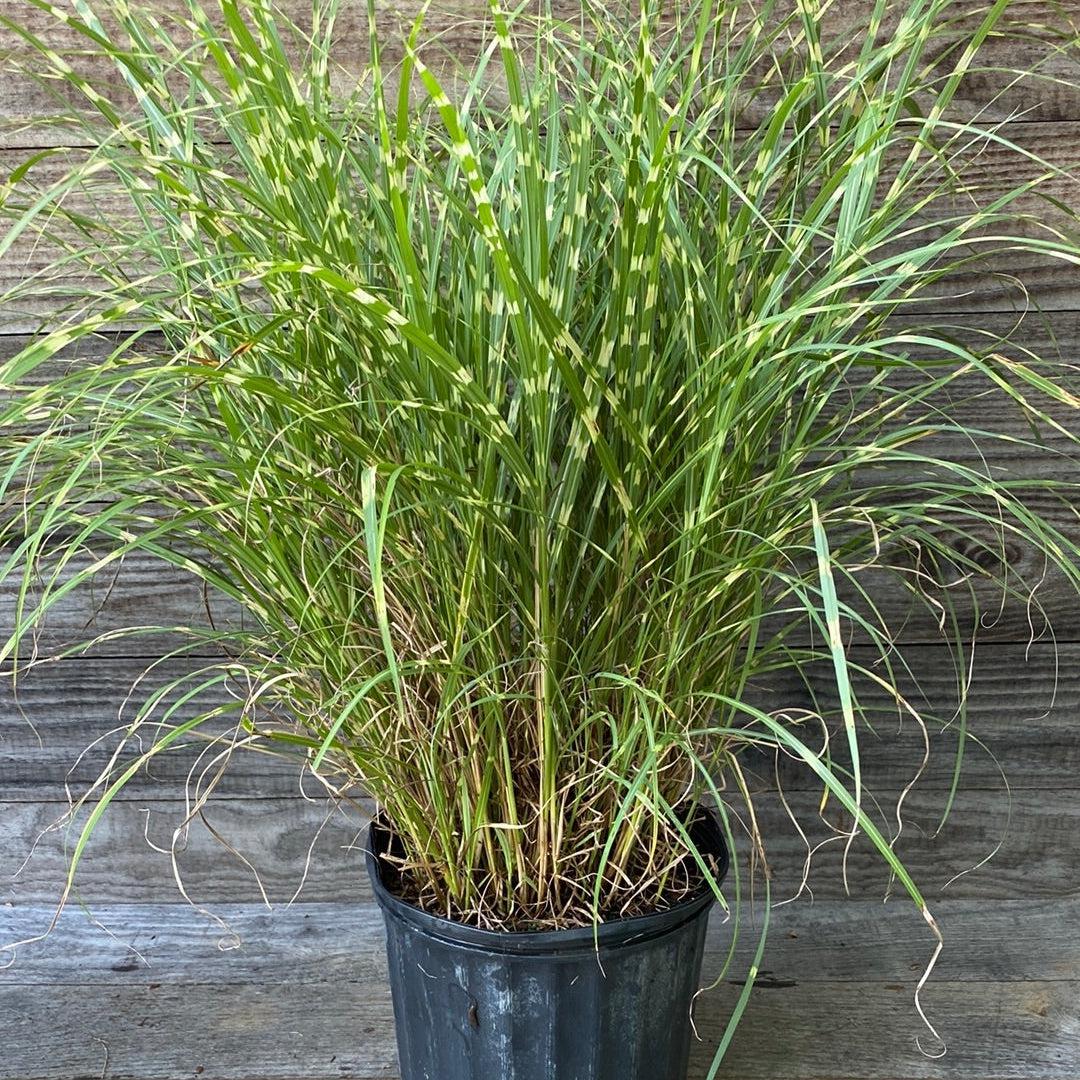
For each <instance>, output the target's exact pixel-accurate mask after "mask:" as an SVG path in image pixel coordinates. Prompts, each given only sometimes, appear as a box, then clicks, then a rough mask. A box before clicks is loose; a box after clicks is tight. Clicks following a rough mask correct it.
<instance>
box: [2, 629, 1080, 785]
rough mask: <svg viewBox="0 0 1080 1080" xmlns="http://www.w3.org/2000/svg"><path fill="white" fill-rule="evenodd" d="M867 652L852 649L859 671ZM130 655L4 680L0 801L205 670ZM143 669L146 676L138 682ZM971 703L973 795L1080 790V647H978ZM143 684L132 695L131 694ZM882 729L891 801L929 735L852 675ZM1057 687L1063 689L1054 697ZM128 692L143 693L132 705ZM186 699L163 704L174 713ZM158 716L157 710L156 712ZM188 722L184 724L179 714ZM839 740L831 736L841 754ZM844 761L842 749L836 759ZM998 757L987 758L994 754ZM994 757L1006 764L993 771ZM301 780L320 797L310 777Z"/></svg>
mask: <svg viewBox="0 0 1080 1080" xmlns="http://www.w3.org/2000/svg"><path fill="white" fill-rule="evenodd" d="M863 652H864V651H863V650H859V649H854V650H852V652H851V654H850V656H851V660H852V661H853V662H858V661H860V660H861V659H862V655H863ZM907 655H908V658H909V661H910V662H911V664H912V673H911V676H910V677H909V678H907V679H904V680H902V682H901V689H902V692H903V693H904V695H905V698H906V700H907V701H909V702H910V703H911V704H912V705H913V706H914V707H915V708H917V709H918V710H920V712H922V713H923V714H925V715H927V716H931V715H936V716H937V717H939V718H940V720H941V723H938V724H937V725H935V726H931V727H930V729H929V740H930V750H931V757H930V763H929V766H928V767H927V769H926V771H925V772H924V773H923V775H922V776H921V778H920V780H919V787H920V788H922V789H924V790H926V791H938V792H940V791H946V790H948V788H949V787H950V785H951V782H952V773H953V765H954V760H955V754H956V750H957V745H958V740H959V735H958V730H959V724H958V722H950V721H952V718H953V715H954V710H955V706H956V699H957V694H956V683H955V680H954V677H953V674H952V672H951V671H950V670H949V668H948V666H947V665H946V664H944V663H943V662H942V657H941V654H940V650H939V649H938V648H936V647H934V646H919V647H911V648H909V650H908V653H907ZM149 663H150V662H149V661H140V660H131V659H124V658H119V657H117V658H108V659H101V660H66V661H61V662H58V663H56V664H49V665H44V666H42V667H40V668H37V669H35V670H34V671H32V672H31V673H30V674H28V675H27V676H25V677H23V678H21V679H20V680H19V682H18V683H17V684H16V685H15V686H14V687H13V686H12V684H11V682H10V681H5V682H3V683H0V792H2V793H3V796H4V798H6V799H8V800H9V801H12V802H15V801H19V802H42V801H56V800H60V799H63V798H64V784H65V782H68V783H69V785H70V787H71V790H72V791H73V792H74V793H75V794H76V795H77V794H79V793H80V792H81V791H82V790H83V789H84V787H85V785H88V784H90V783H92V782H93V781H94V780H96V779H97V777H98V775H99V774H100V772H101V770H102V769H103V768H104V767H105V766H106V765H107V764H108V762H109V760H110V758H111V756H112V754H113V752H114V749H115V748H116V747H117V746H118V745H119V744H120V741H121V739H122V737H123V731H122V728H123V727H124V725H126V724H127V723H128V722H130V718H131V715H132V708H133V704H132V702H133V701H136V700H138V699H139V696H140V695H144V694H145V695H150V694H154V693H157V692H158V691H159V690H160V689H161V688H163V687H165V686H166V685H167V684H169V683H172V682H175V681H176V680H178V679H180V678H181V677H184V676H187V675H189V673H193V672H197V671H199V670H200V669H201V667H202V666H203V665H204V664H205V661H196V660H174V661H169V662H165V663H158V664H156V665H155V666H154V667H153V668H152V669H150V670H149V671H147V670H146V669H147V666H148V664H149ZM144 672H145V674H144ZM972 674H973V679H972V685H971V689H970V693H969V697H968V708H967V724H968V730H969V732H970V733H971V734H972V735H974V736H976V737H977V738H978V739H979V740H980V741H981V743H982V744H983V745H984V746H985V749H982V748H980V747H979V746H977V745H976V744H974V743H969V744H968V746H967V752H966V754H965V757H964V763H963V770H962V775H961V784H962V786H963V788H964V789H965V790H974V789H981V790H988V791H991V792H993V791H999V790H1000V789H1001V787H1002V780H1001V768H1002V767H1003V768H1004V770H1005V772H1006V775H1007V776H1008V779H1009V783H1010V785H1011V786H1012V787H1013V788H1015V789H1026V790H1043V791H1056V792H1061V793H1063V794H1064V793H1075V792H1077V790H1078V789H1080V727H1078V726H1077V724H1076V723H1075V717H1076V715H1077V713H1078V712H1080V645H1074V644H1070V645H1063V646H1060V647H1059V648H1055V647H1054V646H1051V645H1038V646H1035V647H1033V648H1032V649H1030V650H1029V649H1027V648H1026V647H1025V646H1022V645H1006V646H994V647H993V648H990V649H987V650H986V651H985V652H983V651H981V650H980V651H977V654H976V658H975V663H974V667H973V670H972ZM136 681H138V686H135V683H136ZM855 685H856V689H857V690H858V692H859V694H860V698H861V700H862V701H863V703H864V705H865V707H866V709H867V711H868V714H869V715H870V716H871V717H872V718H873V721H874V726H875V730H874V732H873V733H871V732H869V731H867V732H864V733H863V735H862V740H861V756H862V770H863V779H864V782H865V783H866V785H867V787H868V788H869V789H870V790H872V791H881V792H882V793H883V794H884V793H890V792H892V791H894V790H896V788H897V786H898V785H902V784H903V783H904V782H905V781H906V779H907V778H908V777H911V776H913V775H914V774H915V773H916V771H917V770H918V768H919V765H920V763H921V760H922V755H923V748H924V745H923V737H922V732H921V731H920V729H919V727H918V725H917V724H916V723H915V722H914V721H913V720H912V719H911V718H910V717H908V718H907V719H906V720H903V722H901V721H902V719H903V718H902V717H901V715H900V714H899V713H898V712H897V709H896V707H895V704H894V703H893V702H892V701H891V700H890V699H889V698H887V697H886V696H885V695H884V694H883V693H882V692H881V690H880V688H879V687H877V685H876V684H875V683H873V682H871V681H870V680H867V679H865V678H864V679H861V680H856V683H855ZM1055 686H1056V693H1055ZM133 688H134V690H135V696H134V697H131V695H132V692H133ZM182 692H183V691H182V690H181V689H177V690H176V691H174V692H172V693H171V694H169V695H167V696H165V697H164V698H163V699H162V702H161V705H162V708H167V707H168V706H169V705H170V704H171V703H172V702H173V701H175V700H176V698H177V697H178V696H179V694H181V693H182ZM228 698H229V692H228V691H226V690H224V689H214V690H208V691H205V692H204V693H203V694H201V695H200V696H199V697H198V698H196V699H195V700H194V701H193V702H192V707H193V708H210V707H211V706H212V705H214V704H217V703H219V702H223V701H226V700H228ZM753 700H754V701H755V702H756V703H757V704H758V705H759V706H760V707H762V708H765V709H767V710H769V711H778V710H789V711H794V710H798V709H809V708H813V707H814V706H815V704H816V705H817V706H818V707H819V708H828V709H835V707H836V700H835V690H834V677H833V673H832V669H831V666H830V665H829V664H827V663H822V664H818V665H814V666H813V667H812V668H810V669H807V670H806V671H805V672H803V674H802V675H799V674H796V673H794V672H792V673H789V674H788V675H786V676H784V677H782V678H779V677H778V678H774V679H773V680H772V681H771V682H770V683H769V684H768V685H767V686H765V685H763V686H761V687H759V688H757V690H756V693H755V694H754V697H753ZM157 715H160V710H159V711H158V714H157ZM184 715H185V716H186V715H190V714H189V713H187V712H185V713H184ZM228 730H229V729H228V726H227V725H226V724H224V723H212V725H211V727H210V728H209V729H208V735H210V734H211V732H212V733H213V735H218V734H220V735H221V736H223V737H224V736H225V735H226V734H227V733H228ZM842 744H843V738H842V736H840V735H839V733H837V734H836V736H835V742H834V746H836V747H840V746H842ZM226 745H227V743H225V742H221V743H219V744H214V745H210V741H209V739H208V740H198V739H196V740H192V741H191V742H190V744H187V745H185V747H184V748H183V749H178V750H174V751H170V752H169V753H167V754H164V755H162V756H160V757H158V758H156V759H155V760H154V762H153V763H152V765H151V766H150V767H149V768H148V769H147V770H144V771H140V772H139V773H138V774H137V775H136V776H135V777H134V778H133V779H132V780H131V781H130V782H129V784H128V785H127V787H125V788H124V790H123V791H122V792H121V794H120V795H119V796H118V798H120V799H122V800H135V801H138V800H143V799H150V800H155V799H161V798H169V797H176V796H178V795H179V794H181V793H182V791H183V790H184V787H185V785H186V784H187V783H188V781H189V777H191V776H192V775H193V774H192V770H193V768H195V769H196V775H197V773H198V769H197V766H198V763H199V762H200V760H201V761H202V762H203V763H204V764H206V765H209V764H210V763H211V760H212V759H213V757H214V756H215V755H216V754H217V753H218V752H219V751H221V750H222V749H224V747H225V746H226ZM138 752H139V747H138V745H137V743H134V742H132V743H129V744H128V750H127V752H126V753H125V754H124V756H122V757H121V758H120V761H121V762H127V761H131V760H134V757H135V756H136V755H137V754H138ZM837 753H838V756H839V757H840V758H841V760H843V754H842V752H840V751H839V750H837ZM991 755H993V756H991ZM746 760H747V761H748V765H749V767H750V768H751V769H752V770H753V772H754V773H755V774H756V775H757V776H759V777H760V782H759V784H758V785H757V786H758V787H760V788H765V787H767V786H771V785H772V784H773V783H774V782H775V778H774V769H773V763H772V759H771V758H765V757H760V758H758V759H756V760H755V759H746ZM998 762H1000V763H1001V765H1000V766H999V764H998ZM301 772H302V763H301V762H300V761H299V760H296V759H291V760H283V759H282V758H279V757H271V756H269V755H267V754H264V753H253V752H251V751H242V750H240V751H237V752H235V753H234V754H233V755H232V758H231V760H230V761H229V766H228V769H227V771H226V772H225V774H224V776H223V778H222V780H221V782H220V784H218V786H217V787H216V788H215V792H214V797H215V799H245V798H270V797H275V798H276V797H281V798H287V797H290V796H294V795H297V794H298V792H299V790H300V783H301ZM780 776H781V779H782V783H783V786H784V789H785V790H790V791H797V790H809V789H813V790H817V789H818V787H819V784H818V783H817V781H816V780H814V778H813V777H811V776H809V775H808V774H807V773H806V771H805V770H803V769H800V768H799V767H797V766H796V765H795V764H794V763H791V762H788V761H786V760H785V761H784V762H783V765H782V768H781V770H780ZM306 783H307V784H308V785H309V789H311V790H314V789H315V784H314V781H313V780H311V779H310V778H308V779H307V781H306Z"/></svg>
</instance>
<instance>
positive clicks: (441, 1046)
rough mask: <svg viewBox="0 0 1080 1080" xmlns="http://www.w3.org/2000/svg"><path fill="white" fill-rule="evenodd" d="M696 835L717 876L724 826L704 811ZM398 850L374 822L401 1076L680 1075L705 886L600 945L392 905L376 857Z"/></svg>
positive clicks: (600, 1078) (629, 1079)
mask: <svg viewBox="0 0 1080 1080" xmlns="http://www.w3.org/2000/svg"><path fill="white" fill-rule="evenodd" d="M692 833H693V835H694V836H695V840H696V841H697V842H698V843H699V844H701V845H703V847H704V849H705V850H707V851H710V852H712V853H713V854H714V855H715V857H716V859H717V863H718V867H719V873H720V876H722V875H723V874H724V873H725V872H726V870H727V864H728V855H727V848H726V846H725V844H724V839H723V835H722V833H721V831H720V828H719V826H718V825H717V823H716V820H715V819H714V818H713V817H712V815H711V814H709V813H706V812H702V813H701V814H700V815H699V817H698V819H697V820H696V821H695V823H694V825H693V826H692ZM391 843H392V839H391V836H390V834H389V833H388V831H387V830H386V829H385V828H384V827H382V826H381V825H380V824H379V823H377V822H376V823H375V824H373V825H372V827H371V829H370V831H369V834H368V842H367V867H368V873H369V874H370V875H371V881H372V885H373V887H374V890H375V896H376V899H377V900H378V902H379V904H380V906H381V907H382V910H383V915H384V917H385V920H386V939H387V954H388V959H389V966H390V988H391V991H392V994H393V999H394V1019H395V1023H396V1027H397V1042H398V1058H399V1061H400V1066H401V1077H402V1080H685V1077H686V1066H687V1058H688V1056H689V1053H690V1008H691V1004H692V1000H693V996H694V993H695V992H696V991H697V989H698V984H699V980H700V975H701V957H702V951H703V948H704V944H705V929H706V926H707V924H708V920H709V910H710V908H711V906H712V899H713V897H712V893H711V892H710V891H708V890H705V891H703V892H702V893H700V894H699V895H697V896H695V897H693V898H691V899H689V900H686V901H684V902H683V903H681V904H679V905H677V906H676V907H673V908H671V909H669V910H667V911H662V912H658V913H656V914H652V915H643V916H639V917H636V918H632V919H622V920H618V921H614V922H608V923H602V924H601V925H600V927H599V928H598V931H597V934H596V937H595V938H594V931H593V928H592V927H584V928H581V929H574V930H554V931H538V932H534V933H528V932H526V933H499V932H494V931H490V930H480V929H477V928H475V927H471V926H465V925H463V924H462V923H456V922H452V921H451V920H449V919H443V918H439V917H438V916H435V915H430V914H428V913H427V912H425V911H421V910H420V909H419V908H417V907H415V906H413V905H412V904H409V903H406V902H405V901H403V900H401V899H400V898H398V897H397V896H395V895H394V893H393V891H392V886H393V884H394V883H393V880H392V879H393V876H394V871H393V869H392V867H391V866H390V865H389V864H388V863H386V862H384V861H382V860H381V859H380V858H379V855H380V854H381V853H382V852H384V851H386V850H388V847H389V845H390V844H391ZM388 885H389V886H391V887H388ZM597 941H598V944H599V948H598V949H597Z"/></svg>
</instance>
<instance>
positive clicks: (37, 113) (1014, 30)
mask: <svg viewBox="0 0 1080 1080" xmlns="http://www.w3.org/2000/svg"><path fill="white" fill-rule="evenodd" d="M61 6H63V5H61ZM420 6H421V5H420V4H419V2H418V0H380V2H379V3H378V4H377V5H376V12H377V26H378V31H379V35H380V39H381V41H382V43H383V49H384V62H385V63H386V64H388V65H390V66H392V65H394V64H395V63H396V62H397V60H398V59H400V56H401V51H402V50H401V42H402V40H403V38H404V35H405V34H406V33H407V32H408V28H409V27H410V26H411V24H412V21H413V19H414V18H415V16H416V13H417V11H418V10H419V9H420ZM157 7H158V8H159V9H164V10H166V11H168V10H172V11H176V10H177V9H178V8H182V5H180V4H177V3H175V0H173V2H170V3H164V4H160V3H159V4H158V5H157ZM553 7H554V9H555V11H556V12H557V13H558V14H560V15H562V16H563V17H566V18H568V19H570V20H574V19H576V18H578V17H579V15H580V11H581V6H580V4H578V3H577V2H575V0H558V2H557V3H555V4H554V5H553ZM791 7H792V4H791V3H790V0H786V2H783V3H779V4H777V5H776V6H775V8H774V10H775V11H776V12H778V13H780V14H783V13H786V12H790V10H791ZM969 7H970V10H967V9H963V10H961V11H960V12H955V11H952V10H950V11H949V16H950V19H951V20H952V21H953V25H954V26H955V27H956V29H957V31H967V32H969V33H970V31H971V30H973V29H974V28H975V27H976V26H977V24H978V22H977V21H978V19H979V17H980V10H979V8H978V7H977V6H974V5H971V6H969ZM279 8H280V10H281V11H282V13H283V14H284V16H285V17H286V18H287V19H291V20H294V21H295V22H297V23H298V24H299V25H300V26H301V27H303V26H304V25H305V23H306V24H307V25H308V26H310V21H311V19H310V13H311V5H310V3H306V2H304V0H285V2H284V3H282V4H280V5H279ZM746 9H747V18H749V13H750V11H751V10H752V9H753V5H751V4H749V3H747V4H746ZM670 10H674V7H672V8H671V9H670ZM826 10H827V14H826V15H825V17H824V19H823V20H822V38H823V40H824V41H825V42H826V47H828V43H830V42H838V43H842V44H846V43H849V42H851V41H852V40H854V41H856V42H858V41H861V40H862V38H863V36H864V34H865V27H866V20H867V10H868V9H867V5H866V3H865V2H864V0H839V2H836V3H833V4H831V5H828V6H827V9H826ZM0 13H2V14H4V15H6V16H8V17H9V18H12V19H14V20H16V21H18V23H19V24H20V25H21V26H23V27H24V28H25V29H27V30H28V31H29V32H31V33H33V34H35V35H38V36H39V37H41V38H43V39H45V40H47V42H48V44H49V46H50V47H51V48H52V49H54V50H55V51H56V52H57V53H58V54H59V55H60V56H62V57H63V58H64V59H66V60H67V61H68V62H70V63H72V64H73V65H75V66H77V68H78V70H79V71H80V72H81V73H83V74H84V75H85V76H86V77H87V78H88V79H89V80H90V81H92V82H94V83H96V84H101V83H103V82H104V83H106V84H111V85H115V84H116V83H117V82H118V78H119V77H118V75H117V74H116V73H115V72H114V71H113V70H111V68H110V67H109V66H108V65H103V64H102V63H101V62H100V61H98V60H96V59H95V60H91V61H87V59H86V57H85V55H84V54H85V52H86V46H85V39H83V38H82V37H81V36H80V35H79V34H78V33H77V32H76V31H75V30H74V29H73V28H72V27H70V26H68V25H65V24H64V23H62V22H60V21H59V20H57V19H56V18H55V17H53V16H51V15H50V14H48V13H47V12H42V11H39V10H38V9H36V8H33V7H31V6H30V5H27V4H24V3H21V2H20V0H2V2H0ZM999 29H1000V30H1002V31H1005V32H1002V33H1000V34H997V35H994V36H992V37H991V38H990V39H989V41H988V42H986V44H985V45H984V47H983V50H982V52H981V55H980V61H979V64H978V67H979V68H980V69H981V70H978V71H976V72H974V73H972V74H970V75H969V76H968V78H967V80H966V81H965V83H964V85H963V87H962V91H961V93H960V95H959V97H958V100H957V101H956V102H955V104H954V108H953V110H952V115H955V116H960V117H969V116H971V115H973V114H975V113H981V114H982V115H983V116H984V118H987V119H993V120H998V119H1004V118H1009V117H1016V116H1022V117H1024V118H1026V119H1027V120H1050V121H1056V120H1072V119H1078V118H1080V89H1078V87H1077V64H1076V58H1075V54H1074V52H1073V50H1072V48H1071V39H1072V38H1074V37H1075V33H1076V31H1075V26H1073V25H1072V24H1071V22H1070V18H1069V9H1068V6H1067V5H1061V4H1058V3H1055V2H1054V0H1025V2H1024V3H1020V4H1015V5H1014V6H1013V8H1012V10H1011V11H1008V12H1007V13H1006V17H1005V19H1004V20H1003V22H1002V24H1001V26H1000V27H999ZM490 32H491V28H490V15H489V5H488V3H487V2H486V0H441V2H439V3H436V4H432V5H431V6H430V8H429V9H428V13H427V17H426V23H425V36H426V39H427V41H428V42H429V45H428V47H427V56H428V59H429V62H431V63H433V64H436V65H437V64H438V62H439V60H440V59H441V60H442V64H441V65H440V66H441V67H443V69H444V70H446V72H447V74H448V75H449V74H451V73H452V68H453V64H454V62H459V63H460V62H465V63H467V62H468V61H469V60H470V59H472V58H473V57H475V56H476V55H477V53H478V51H479V50H480V48H481V47H482V43H483V42H484V41H485V40H489V39H490ZM883 34H884V35H887V34H888V24H886V26H885V27H884V30H883ZM335 48H336V53H335V55H336V58H337V61H338V64H339V65H340V69H339V70H338V71H337V72H336V75H335V78H336V81H337V83H338V85H339V86H341V87H342V88H343V89H349V88H351V87H352V86H355V84H356V81H357V79H358V78H359V77H361V75H362V72H363V69H364V65H365V62H366V58H367V56H368V28H367V6H366V4H365V3H363V2H362V0H346V2H345V3H344V4H343V5H342V8H341V13H340V15H339V18H338V23H337V34H336V45H335ZM28 52H29V50H28V48H27V46H26V44H25V43H24V42H23V41H22V40H21V39H20V38H19V37H18V36H17V35H16V34H15V33H13V32H12V31H11V30H10V29H8V28H6V27H2V28H0V56H3V55H5V54H6V55H8V56H9V57H10V60H11V62H12V63H13V65H17V64H18V63H19V62H20V61H21V62H23V63H25V58H26V56H27V55H28ZM933 59H935V60H936V62H937V63H938V64H939V66H940V68H941V71H942V74H943V76H944V75H947V74H948V72H949V70H951V65H952V64H955V62H956V59H957V54H956V52H955V51H954V50H945V49H940V50H939V52H938V54H937V55H936V57H934V58H933ZM1033 69H1037V70H1038V72H1039V78H1038V79H1037V80H1036V79H1019V78H1018V76H1019V75H1020V74H1021V73H1023V72H1027V71H1030V70H1033ZM56 93H57V91H56V87H55V86H54V85H52V84H50V83H47V82H46V83H41V82H38V81H36V80H34V79H32V78H28V77H27V76H26V75H24V74H18V75H12V76H11V77H10V79H9V82H8V85H7V92H6V93H5V95H4V97H3V99H2V101H0V131H2V132H3V135H4V140H5V142H6V144H7V145H10V146H27V145H33V146H38V145H53V144H55V143H62V144H65V143H66V144H69V145H70V144H71V141H72V138H73V136H74V137H76V138H77V131H72V130H70V129H65V128H63V127H59V128H53V129H48V128H44V129H43V128H40V127H29V128H28V126H27V125H28V123H29V122H32V121H34V120H36V119H38V118H40V117H42V116H43V115H44V116H48V115H54V114H55V113H56V112H57V102H56V100H55V98H56ZM61 100H63V99H61ZM76 102H77V99H75V100H72V99H68V104H69V105H74V104H76ZM79 104H81V103H79ZM768 105H769V100H768V98H767V97H766V98H763V99H762V100H761V101H760V102H759V103H758V104H757V106H756V109H755V110H753V111H754V112H757V113H761V112H763V111H764V110H765V109H767V108H768Z"/></svg>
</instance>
